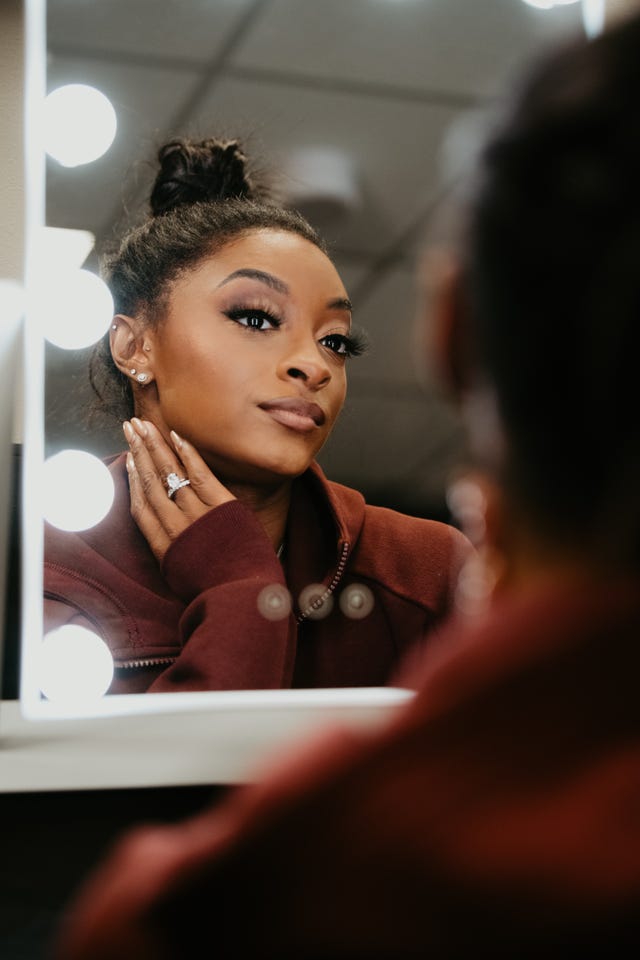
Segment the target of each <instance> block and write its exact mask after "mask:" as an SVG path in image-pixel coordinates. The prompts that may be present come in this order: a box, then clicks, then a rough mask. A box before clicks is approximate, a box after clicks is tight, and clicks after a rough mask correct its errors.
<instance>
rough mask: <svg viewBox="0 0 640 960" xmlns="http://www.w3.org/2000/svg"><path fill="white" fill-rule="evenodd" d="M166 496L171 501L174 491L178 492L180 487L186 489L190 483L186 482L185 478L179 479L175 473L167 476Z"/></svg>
mask: <svg viewBox="0 0 640 960" xmlns="http://www.w3.org/2000/svg"><path fill="white" fill-rule="evenodd" d="M166 483H167V496H168V497H169V500H172V499H173V497H174V496H175V494H176V491H178V490H180V488H181V487H188V486H189V484H190V483H191V480H187V478H186V477H182V478H180V477H179V476H178V474H177V473H170V474H168V476H167V480H166Z"/></svg>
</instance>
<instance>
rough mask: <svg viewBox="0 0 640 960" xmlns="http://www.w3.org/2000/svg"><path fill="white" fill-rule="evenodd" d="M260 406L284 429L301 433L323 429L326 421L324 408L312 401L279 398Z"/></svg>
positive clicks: (296, 398)
mask: <svg viewBox="0 0 640 960" xmlns="http://www.w3.org/2000/svg"><path fill="white" fill-rule="evenodd" d="M258 406H259V407H260V409H261V410H264V411H265V412H266V413H268V414H269V415H270V416H271V417H273V419H274V420H275V421H276V422H277V423H280V424H282V426H283V427H290V428H291V429H292V430H298V431H300V432H301V433H309V432H310V431H311V430H315V429H316V428H317V427H321V426H322V425H323V423H324V422H325V419H326V417H325V414H324V410H323V409H322V407H320V406H318V404H317V403H312V402H311V401H310V400H303V399H302V397H277V398H276V399H275V400H265V402H264V403H259V404H258Z"/></svg>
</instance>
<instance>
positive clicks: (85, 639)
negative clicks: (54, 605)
mask: <svg viewBox="0 0 640 960" xmlns="http://www.w3.org/2000/svg"><path fill="white" fill-rule="evenodd" d="M37 670H38V685H39V688H40V690H41V691H42V693H43V694H44V695H45V697H46V698H47V700H51V701H55V702H57V703H64V704H67V705H72V704H78V703H87V702H89V701H91V700H97V699H99V698H100V697H102V696H103V695H104V694H105V693H106V692H107V690H108V689H109V687H110V686H111V681H112V680H113V657H112V656H111V651H110V650H109V648H108V647H107V645H106V643H105V642H104V641H103V640H102V639H101V638H100V637H99V636H98V635H97V634H95V633H93V632H92V631H91V630H87V629H86V628H85V627H80V626H77V625H76V624H66V625H65V626H64V627H59V628H58V629H57V630H52V631H51V633H48V634H47V635H46V636H45V638H44V640H43V641H42V645H41V647H40V650H39V652H38V660H37Z"/></svg>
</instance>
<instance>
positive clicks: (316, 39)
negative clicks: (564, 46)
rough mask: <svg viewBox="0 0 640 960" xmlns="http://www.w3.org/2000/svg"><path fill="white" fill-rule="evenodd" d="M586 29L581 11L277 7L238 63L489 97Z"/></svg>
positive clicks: (472, 0) (340, 0)
mask: <svg viewBox="0 0 640 960" xmlns="http://www.w3.org/2000/svg"><path fill="white" fill-rule="evenodd" d="M581 23H582V21H581V15H580V9H579V5H578V4H576V5H570V6H561V7H558V8H556V9H554V10H551V11H544V10H539V9H534V8H532V7H530V6H527V5H525V4H524V3H522V2H521V0H421V2H418V0H402V2H399V0H349V2H347V3H345V2H344V0H323V2H322V3H318V2H317V0H273V2H272V3H271V4H270V5H269V6H268V7H267V8H266V9H265V11H264V13H263V15H262V16H261V17H260V19H259V20H258V21H257V22H256V24H255V26H254V28H253V29H252V30H251V31H249V32H248V34H247V35H246V37H245V39H244V41H243V42H242V43H241V44H240V46H239V47H238V49H237V51H236V53H235V54H234V57H233V62H234V63H235V64H236V65H238V66H244V67H247V68H250V69H255V68H261V69H268V70H275V71H282V72H290V73H299V74H301V75H304V76H307V77H314V78H318V79H326V80H330V81H332V82H335V81H339V80H349V81H352V82H358V83H372V84H386V85H389V86H391V87H397V88H407V89H410V90H415V91H422V92H427V91H437V92H440V93H448V94H455V95H471V96H477V95H488V94H492V93H494V92H495V91H496V89H497V87H498V85H499V84H500V83H502V82H503V80H504V78H505V75H506V74H507V73H508V72H509V71H510V70H511V69H512V68H513V67H514V66H516V65H517V64H519V63H520V62H521V61H522V60H523V58H525V57H527V56H529V55H530V54H531V53H532V51H534V50H535V49H536V48H537V47H539V45H540V44H541V43H543V42H546V41H548V40H551V39H554V38H556V37H558V36H561V35H564V34H566V33H568V32H577V31H579V30H581ZM380 132H381V133H383V132H384V131H383V130H381V131H380Z"/></svg>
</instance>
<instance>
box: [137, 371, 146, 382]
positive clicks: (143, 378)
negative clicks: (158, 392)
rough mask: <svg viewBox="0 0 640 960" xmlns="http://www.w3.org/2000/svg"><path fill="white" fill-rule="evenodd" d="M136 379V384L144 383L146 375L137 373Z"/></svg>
mask: <svg viewBox="0 0 640 960" xmlns="http://www.w3.org/2000/svg"><path fill="white" fill-rule="evenodd" d="M137 379H138V383H146V380H147V374H146V373H139V374H138V377H137Z"/></svg>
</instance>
